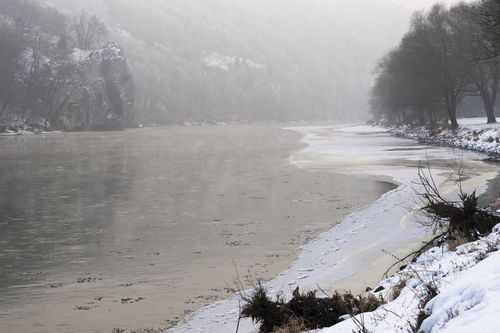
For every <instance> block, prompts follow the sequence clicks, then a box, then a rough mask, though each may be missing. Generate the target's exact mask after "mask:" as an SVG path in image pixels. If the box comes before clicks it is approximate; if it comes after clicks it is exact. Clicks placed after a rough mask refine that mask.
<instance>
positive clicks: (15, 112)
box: [0, 0, 136, 133]
mask: <svg viewBox="0 0 500 333" xmlns="http://www.w3.org/2000/svg"><path fill="white" fill-rule="evenodd" d="M106 31H107V28H106V26H105V25H104V23H102V22H101V21H100V20H99V19H98V18H97V17H96V16H93V17H90V16H88V15H87V14H86V13H85V12H82V14H81V16H80V17H78V18H70V17H66V16H65V15H63V14H61V13H60V12H58V11H57V10H56V9H54V8H47V7H43V6H40V5H37V4H36V3H34V2H30V1H24V0H2V1H0V132H17V133H23V132H28V131H35V132H36V131H41V130H66V131H81V130H122V129H124V128H125V127H127V126H134V125H135V124H136V123H135V120H134V119H135V117H134V110H133V105H134V94H135V89H134V84H133V79H132V75H131V74H130V71H129V67H128V64H127V59H126V57H125V55H124V52H123V50H122V48H121V47H120V45H119V44H116V43H111V42H107V33H106Z"/></svg>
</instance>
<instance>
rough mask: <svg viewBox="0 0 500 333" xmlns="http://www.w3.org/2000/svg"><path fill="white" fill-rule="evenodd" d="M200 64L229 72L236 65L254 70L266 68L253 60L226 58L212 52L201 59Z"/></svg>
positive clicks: (234, 57) (226, 56)
mask: <svg viewBox="0 0 500 333" xmlns="http://www.w3.org/2000/svg"><path fill="white" fill-rule="evenodd" d="M202 62H203V63H204V64H205V65H206V66H207V67H213V68H219V69H222V70H223V71H226V72H227V71H230V70H231V68H232V67H234V66H235V65H238V64H243V65H246V66H248V67H250V68H254V69H265V68H266V66H265V65H263V64H259V63H257V62H255V61H253V60H250V59H246V58H242V57H236V56H228V55H223V54H219V53H217V52H212V53H210V54H208V55H206V56H204V57H203V58H202Z"/></svg>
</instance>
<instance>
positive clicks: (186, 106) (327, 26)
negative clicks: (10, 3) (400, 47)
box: [39, 0, 409, 123]
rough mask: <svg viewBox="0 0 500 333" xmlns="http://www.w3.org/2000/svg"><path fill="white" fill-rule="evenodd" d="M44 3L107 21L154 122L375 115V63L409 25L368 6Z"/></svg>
mask: <svg viewBox="0 0 500 333" xmlns="http://www.w3.org/2000/svg"><path fill="white" fill-rule="evenodd" d="M39 1H42V2H44V3H49V4H52V5H54V6H57V7H58V8H64V9H65V10H67V12H68V14H70V15H78V13H79V12H80V11H81V9H82V8H85V9H86V10H87V11H89V13H92V14H94V13H95V14H97V15H98V16H99V17H101V18H102V19H103V20H104V21H105V22H106V23H107V25H108V26H109V30H110V33H111V35H112V37H113V39H115V40H117V41H119V42H120V44H121V45H123V47H124V49H125V51H126V54H127V56H128V59H129V64H130V67H131V70H132V74H133V76H134V78H135V82H136V87H137V98H136V107H137V112H138V114H139V116H140V120H141V121H143V122H145V123H153V122H159V123H175V122H176V123H182V122H185V121H227V120H248V121H252V120H301V119H306V120H312V119H336V118H337V119H338V118H345V117H351V118H352V117H363V116H366V110H367V104H368V96H369V91H370V88H371V85H372V82H373V77H372V71H373V67H374V65H375V63H376V59H377V58H379V57H380V56H381V55H382V54H383V53H384V52H385V50H387V49H388V48H389V47H390V46H391V45H394V44H395V43H396V42H397V40H398V39H399V38H400V36H401V35H402V33H403V31H404V30H405V29H406V27H407V23H408V20H409V12H408V10H406V9H403V8H400V7H397V6H396V5H393V4H389V3H385V2H380V3H376V2H373V1H364V0H363V1H355V2H353V1H342V0H331V1H325V0H313V1H311V0H251V1H250V0H211V1H205V0H168V1H164V0H147V1H137V0H72V1H67V0H39Z"/></svg>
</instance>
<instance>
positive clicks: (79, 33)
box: [73, 10, 108, 50]
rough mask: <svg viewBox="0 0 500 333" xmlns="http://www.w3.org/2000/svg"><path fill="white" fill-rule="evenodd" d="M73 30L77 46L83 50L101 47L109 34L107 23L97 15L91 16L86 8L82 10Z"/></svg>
mask: <svg viewBox="0 0 500 333" xmlns="http://www.w3.org/2000/svg"><path fill="white" fill-rule="evenodd" d="M73 30H74V33H75V38H76V43H77V46H78V48H80V49H82V50H91V49H93V48H94V47H96V46H97V47H101V46H102V44H103V43H104V42H105V40H106V38H107V35H108V29H107V27H106V25H105V24H104V23H103V22H102V21H101V20H99V18H98V17H97V16H95V15H93V16H89V15H88V13H87V12H86V11H85V10H82V11H81V13H80V17H79V18H78V19H77V22H76V23H75V25H74V26H73Z"/></svg>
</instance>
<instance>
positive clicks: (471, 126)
mask: <svg viewBox="0 0 500 333" xmlns="http://www.w3.org/2000/svg"><path fill="white" fill-rule="evenodd" d="M458 123H459V125H460V127H459V128H458V129H457V130H456V131H452V130H450V129H441V130H439V131H437V132H435V133H431V132H430V131H429V130H428V129H426V128H425V127H416V128H412V127H409V126H401V127H397V128H391V129H390V131H391V132H392V133H393V134H396V135H399V136H403V137H407V138H412V139H416V140H420V141H423V142H426V143H434V144H440V145H445V146H450V147H457V148H462V149H469V150H476V151H480V152H484V153H489V154H494V155H500V123H496V124H487V123H486V118H461V119H458Z"/></svg>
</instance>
